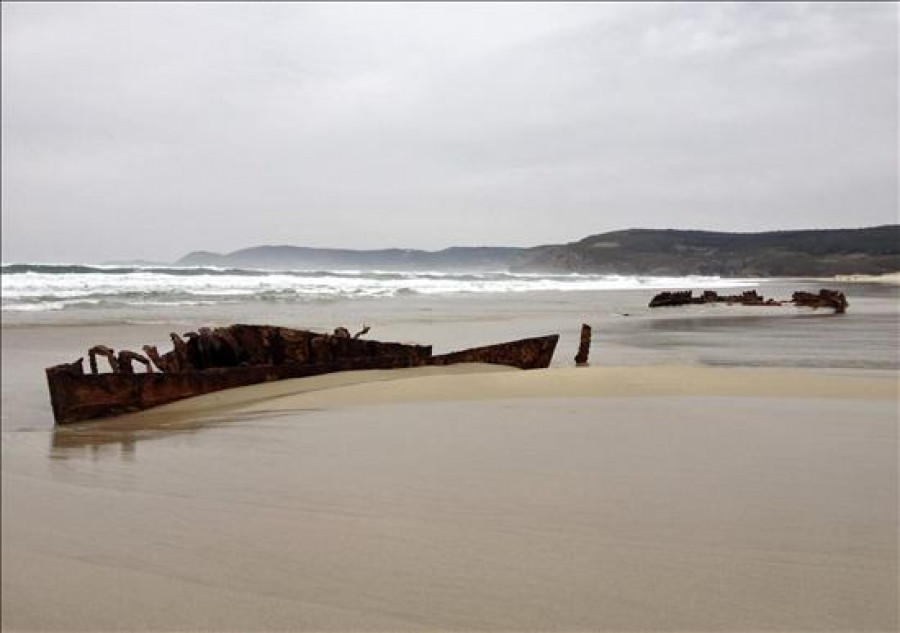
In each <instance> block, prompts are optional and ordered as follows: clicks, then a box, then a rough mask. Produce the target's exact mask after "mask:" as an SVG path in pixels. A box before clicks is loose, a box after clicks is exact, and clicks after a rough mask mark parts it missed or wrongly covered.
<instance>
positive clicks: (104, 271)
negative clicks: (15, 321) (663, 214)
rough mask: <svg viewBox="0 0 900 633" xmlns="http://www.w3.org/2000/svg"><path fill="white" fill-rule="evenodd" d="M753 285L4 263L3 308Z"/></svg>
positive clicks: (704, 280)
mask: <svg viewBox="0 0 900 633" xmlns="http://www.w3.org/2000/svg"><path fill="white" fill-rule="evenodd" d="M752 285H756V282H754V281H753V280H734V279H721V278H718V277H637V276H627V275H581V274H565V275H560V274H516V273H509V272H486V273H471V272H464V273H447V272H433V271H425V272H393V271H348V270H340V271H332V270H280V271H279V270H259V269H242V268H217V267H195V268H186V267H166V266H146V267H141V266H95V265H84V264H19V263H14V264H3V265H2V290H3V295H2V296H3V300H2V309H3V311H8V312H40V311H55V310H69V309H81V310H90V309H96V308H111V307H117V308H118V307H129V306H133V307H144V308H146V307H153V306H156V307H177V306H202V305H216V304H234V303H246V302H275V303H304V302H321V301H335V300H352V299H366V298H388V297H399V296H408V295H446V294H453V293H508V292H535V291H601V290H616V289H632V288H634V289H637V288H642V289H670V288H682V287H699V286H702V287H704V288H722V287H740V286H752Z"/></svg>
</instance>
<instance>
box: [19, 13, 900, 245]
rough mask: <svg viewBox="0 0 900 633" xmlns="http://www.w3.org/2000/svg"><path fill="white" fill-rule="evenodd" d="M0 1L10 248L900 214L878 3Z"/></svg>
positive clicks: (891, 33) (535, 234) (755, 224)
mask: <svg viewBox="0 0 900 633" xmlns="http://www.w3.org/2000/svg"><path fill="white" fill-rule="evenodd" d="M2 18H3V22H2V24H3V27H2V29H3V32H2V48H3V50H2V53H3V58H2V60H3V61H2V71H3V74H2V89H3V93H2V94H3V104H2V118H3V121H2V133H3V137H2V151H3V155H2V159H3V164H2V177H3V181H2V215H3V222H2V224H3V227H2V228H3V260H4V261H6V262H11V261H85V262H96V261H102V260H108V259H125V258H128V259H131V258H145V259H154V260H163V261H168V260H173V259H175V258H177V257H179V256H181V255H183V254H184V253H186V252H188V251H190V250H195V249H205V250H214V251H231V250H235V249H238V248H241V247H245V246H251V245H258V244H296V245H307V246H323V247H325V246H329V247H349V248H381V247H389V246H400V247H412V248H426V249H437V248H443V247H446V246H450V245H482V244H497V245H500V244H503V245H534V244H542V243H558V242H566V241H572V240H576V239H580V238H582V237H584V236H586V235H589V234H592V233H599V232H603V231H607V230H614V229H620V228H629V227H658V228H702V229H713V230H737V231H755V230H767V229H782V228H812V227H847V226H864V225H874V224H885V223H891V222H897V221H898V217H897V214H898V210H897V180H898V158H897V151H898V136H897V132H898V130H897V118H898V96H897V68H898V63H897V53H898V51H897V39H898V21H897V5H896V4H892V3H883V4H871V5H867V4H862V3H852V4H851V3H848V4H809V5H807V4H760V3H753V4H750V3H747V4H725V3H715V4H693V3H688V4H660V5H657V4H642V3H638V4H627V5H617V4H612V3H602V4H588V3H575V4H561V3H553V4H521V5H519V4H513V3H501V4H496V5H492V4H475V3H459V4H433V3H429V4H412V3H398V4H369V3H366V4H358V5H357V4H351V3H335V4H321V5H320V4H310V3H298V4H292V3H275V4H239V3H223V4H213V3H186V4H174V3H163V2H161V3H155V2H154V3H147V4H134V3H124V2H123V3H99V4H87V3H71V4H66V3H60V4H53V3H4V4H3V8H2Z"/></svg>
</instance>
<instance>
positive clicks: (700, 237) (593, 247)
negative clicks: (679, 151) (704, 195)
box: [514, 224, 900, 277]
mask: <svg viewBox="0 0 900 633" xmlns="http://www.w3.org/2000/svg"><path fill="white" fill-rule="evenodd" d="M514 268H515V269H517V270H523V271H528V270H532V271H567V272H591V273H613V274H615V273H626V274H643V275H720V276H723V277H816V276H831V275H844V274H881V273H887V272H897V271H900V225H896V224H891V225H885V226H876V227H871V228H863V229H829V230H808V231H772V232H767V233H716V232H712V231H677V230H656V229H630V230H627V231H615V232H612V233H602V234H600V235H591V236H589V237H586V238H584V239H583V240H580V241H578V242H573V243H571V244H564V245H559V246H543V247H538V248H536V249H534V250H533V251H532V252H531V253H529V256H528V259H527V261H525V262H524V263H523V264H521V265H516V266H514Z"/></svg>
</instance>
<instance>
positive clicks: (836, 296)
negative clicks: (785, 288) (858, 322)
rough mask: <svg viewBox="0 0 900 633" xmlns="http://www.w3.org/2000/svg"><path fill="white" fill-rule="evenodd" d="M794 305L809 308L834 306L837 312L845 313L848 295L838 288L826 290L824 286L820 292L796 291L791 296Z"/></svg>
mask: <svg viewBox="0 0 900 633" xmlns="http://www.w3.org/2000/svg"><path fill="white" fill-rule="evenodd" d="M791 301H793V302H794V305H798V306H807V307H809V308H834V312H835V314H844V313H845V312H846V311H847V306H849V305H850V304H849V303H848V302H847V297H845V296H844V293H843V292H840V291H838V290H826V289H825V288H822V289H821V290H819V294H817V295H814V294H813V293H811V292H799V291H798V292H795V293H794V294H793V296H792V297H791Z"/></svg>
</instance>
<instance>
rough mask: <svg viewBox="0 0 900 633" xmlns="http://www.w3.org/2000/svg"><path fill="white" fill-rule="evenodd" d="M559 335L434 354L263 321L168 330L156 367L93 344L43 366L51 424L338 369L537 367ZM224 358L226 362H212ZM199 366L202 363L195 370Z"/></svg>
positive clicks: (421, 348) (152, 355)
mask: <svg viewBox="0 0 900 633" xmlns="http://www.w3.org/2000/svg"><path fill="white" fill-rule="evenodd" d="M204 336H205V337H206V340H205V342H204ZM558 339H559V335H556V334H554V335H550V336H543V337H537V338H529V339H522V340H519V341H512V342H508V343H500V344H497V345H488V346H485V347H478V348H473V349H469V350H463V351H460V352H454V353H451V354H444V355H439V356H434V355H432V353H431V347H430V346H421V345H402V344H399V343H382V342H379V341H362V340H358V339H352V338H349V337H348V336H334V335H323V334H317V333H313V332H307V331H303V330H290V329H287V328H270V327H268V326H232V327H231V328H223V329H220V330H215V331H210V330H207V331H206V333H201V335H198V336H196V337H192V338H191V339H190V341H189V342H188V344H183V343H182V344H183V345H184V347H183V348H182V347H180V345H179V342H177V341H180V339H179V338H178V337H177V335H173V341H176V342H175V349H174V350H173V351H172V352H169V353H167V354H164V355H162V356H159V355H158V354H156V350H155V348H149V352H150V353H148V356H150V358H151V359H153V361H154V365H156V367H157V368H158V369H160V371H158V372H154V371H153V368H152V366H151V365H150V363H149V362H145V361H146V360H147V359H144V358H143V357H142V356H141V355H140V354H135V353H134V352H127V351H124V352H119V355H118V357H117V356H115V354H114V353H113V351H112V350H109V349H108V348H105V347H103V346H97V347H95V348H92V350H91V354H90V368H91V372H90V373H85V371H84V363H83V360H84V359H78V360H77V361H75V362H74V363H68V364H63V365H56V366H54V367H50V368H48V369H47V370H46V373H47V383H48V386H49V389H50V401H51V404H52V407H53V415H54V419H55V420H56V423H57V424H69V423H72V422H78V421H81V420H88V419H92V418H100V417H108V416H113V415H120V414H123V413H129V412H134V411H141V410H144V409H149V408H152V407H155V406H159V405H162V404H166V403H169V402H175V401H177V400H183V399H185V398H190V397H193V396H198V395H202V394H206V393H213V392H216V391H222V390H225V389H233V388H235V387H243V386H247V385H253V384H259V383H263V382H271V381H275V380H284V379H287V378H302V377H306V376H316V375H321V374H328V373H334V372H339V371H351V370H360V369H395V368H404V367H421V366H427V365H450V364H455V363H474V362H480V363H493V364H500V365H508V366H511V367H518V368H521V369H537V368H543V367H547V366H549V364H550V361H551V359H552V357H553V352H554V350H555V348H556V343H557V341H558ZM191 345H193V347H191ZM217 346H218V347H217ZM98 350H100V351H98ZM145 350H148V348H146V347H145ZM97 354H101V355H106V356H107V357H108V358H109V361H110V365H111V367H112V369H113V373H99V372H98V370H97V363H96V355H97ZM130 359H133V360H137V361H139V362H141V363H144V364H145V365H146V367H147V372H146V373H134V371H133V370H132V369H131V366H130ZM225 362H228V363H233V364H232V365H231V366H217V364H219V363H225ZM237 363H240V364H237ZM201 365H206V366H205V367H202V368H201V367H198V366H201Z"/></svg>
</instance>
